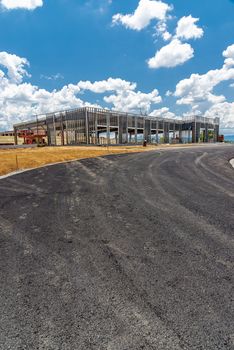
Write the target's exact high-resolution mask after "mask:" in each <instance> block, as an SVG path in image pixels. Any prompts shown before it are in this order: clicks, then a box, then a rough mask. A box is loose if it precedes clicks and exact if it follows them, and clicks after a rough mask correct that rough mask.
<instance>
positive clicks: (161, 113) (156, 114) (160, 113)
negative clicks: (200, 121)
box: [150, 107, 176, 118]
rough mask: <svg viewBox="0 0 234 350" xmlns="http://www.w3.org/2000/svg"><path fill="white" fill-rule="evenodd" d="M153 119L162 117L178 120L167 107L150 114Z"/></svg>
mask: <svg viewBox="0 0 234 350" xmlns="http://www.w3.org/2000/svg"><path fill="white" fill-rule="evenodd" d="M150 116H151V117H161V118H176V115H175V113H173V112H170V109H169V108H167V107H162V108H160V109H155V110H153V111H152V112H151V113H150Z"/></svg>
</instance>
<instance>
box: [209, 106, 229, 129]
mask: <svg viewBox="0 0 234 350" xmlns="http://www.w3.org/2000/svg"><path fill="white" fill-rule="evenodd" d="M205 117H208V118H212V117H218V118H219V119H220V125H221V128H222V129H232V128H234V102H232V103H228V102H223V103H218V104H216V105H214V106H212V107H211V108H210V109H208V110H207V111H206V113H205Z"/></svg>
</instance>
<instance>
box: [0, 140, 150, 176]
mask: <svg viewBox="0 0 234 350" xmlns="http://www.w3.org/2000/svg"><path fill="white" fill-rule="evenodd" d="M152 149H155V147H153V146H152V147H151V146H148V147H142V146H126V147H125V146H121V147H79V146H72V147H69V146H66V147H43V148H27V149H6V150H4V149H0V175H5V174H8V173H10V172H13V171H16V170H23V169H31V168H37V167H39V166H42V165H46V164H51V163H57V162H63V161H68V160H74V159H83V158H93V157H97V156H104V155H107V154H120V153H131V152H145V151H149V150H152Z"/></svg>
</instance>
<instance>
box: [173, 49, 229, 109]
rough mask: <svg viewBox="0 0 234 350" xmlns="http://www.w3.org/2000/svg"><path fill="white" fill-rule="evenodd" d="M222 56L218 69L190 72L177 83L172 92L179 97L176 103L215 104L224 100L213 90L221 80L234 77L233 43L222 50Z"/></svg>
mask: <svg viewBox="0 0 234 350" xmlns="http://www.w3.org/2000/svg"><path fill="white" fill-rule="evenodd" d="M223 56H224V57H225V61H224V65H223V67H221V68H220V69H214V70H210V71H208V72H207V73H206V74H201V75H200V74H192V75H191V76H190V77H189V78H187V79H183V80H181V81H180V82H179V83H178V84H177V86H176V91H175V93H174V95H175V96H176V97H179V100H178V101H177V104H187V105H193V104H197V103H202V102H206V101H207V102H209V103H211V104H215V103H221V102H223V101H225V97H224V96H223V95H220V96H216V95H215V94H214V93H213V90H214V88H215V87H216V86H217V85H218V84H220V83H221V82H223V81H229V80H232V79H234V45H231V46H229V47H228V48H227V49H226V50H225V51H224V52H223ZM227 60H228V64H227Z"/></svg>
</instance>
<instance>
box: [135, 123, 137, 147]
mask: <svg viewBox="0 0 234 350" xmlns="http://www.w3.org/2000/svg"><path fill="white" fill-rule="evenodd" d="M135 144H137V117H135Z"/></svg>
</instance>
